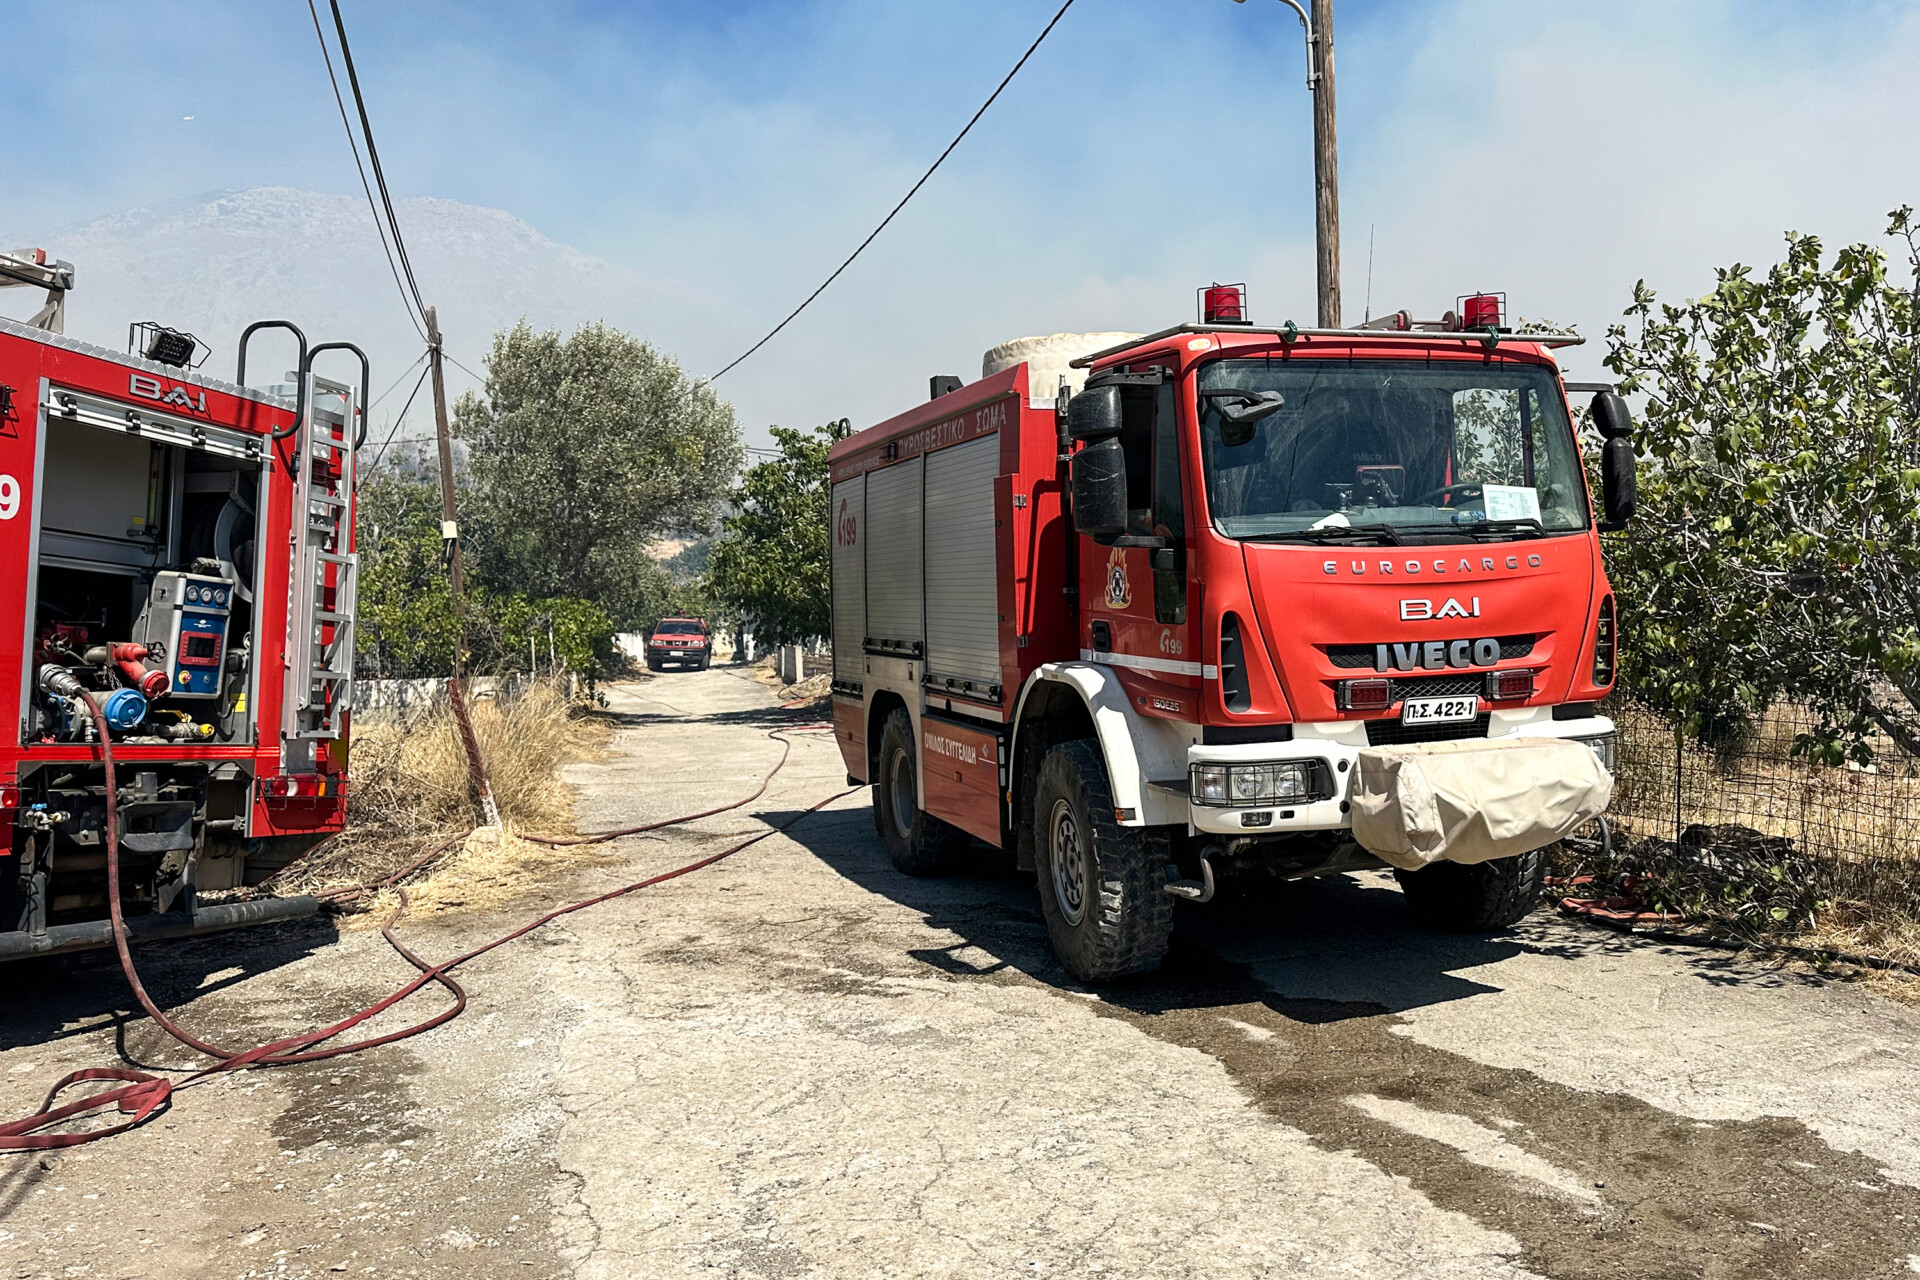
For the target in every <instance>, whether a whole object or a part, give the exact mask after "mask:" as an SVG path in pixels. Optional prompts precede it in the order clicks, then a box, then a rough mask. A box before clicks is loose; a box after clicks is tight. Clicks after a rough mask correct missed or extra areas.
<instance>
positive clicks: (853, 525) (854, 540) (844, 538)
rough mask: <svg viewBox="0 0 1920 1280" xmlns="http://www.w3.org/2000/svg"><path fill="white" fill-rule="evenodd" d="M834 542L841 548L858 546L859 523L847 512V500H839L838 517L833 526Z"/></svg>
mask: <svg viewBox="0 0 1920 1280" xmlns="http://www.w3.org/2000/svg"><path fill="white" fill-rule="evenodd" d="M833 537H834V541H835V542H838V543H839V544H840V545H841V546H843V547H852V546H858V545H859V542H860V522H859V520H857V519H855V518H854V515H853V513H852V512H851V511H848V510H847V500H846V499H845V498H842V499H840V516H839V518H838V519H837V520H835V521H834V524H833Z"/></svg>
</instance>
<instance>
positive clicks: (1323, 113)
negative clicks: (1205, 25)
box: [1234, 0, 1340, 329]
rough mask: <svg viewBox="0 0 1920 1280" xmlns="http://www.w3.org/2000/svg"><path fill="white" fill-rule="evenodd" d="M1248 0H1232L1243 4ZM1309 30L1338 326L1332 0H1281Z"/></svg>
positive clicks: (1317, 258)
mask: <svg viewBox="0 0 1920 1280" xmlns="http://www.w3.org/2000/svg"><path fill="white" fill-rule="evenodd" d="M1246 2H1247V0H1234V3H1235V4H1245V3H1246ZM1280 3H1281V4H1284V5H1286V6H1287V7H1288V8H1289V9H1292V10H1293V11H1294V13H1295V14H1296V15H1298V16H1299V18H1300V26H1301V27H1302V28H1303V29H1304V30H1305V31H1306V34H1307V91H1308V92H1309V93H1311V94H1313V230H1314V245H1315V254H1314V266H1315V269H1316V274H1317V277H1318V285H1319V290H1318V293H1319V303H1320V327H1321V328H1322V329H1338V328H1339V327H1340V161H1339V154H1340V148H1339V145H1338V143H1337V140H1336V139H1335V136H1334V128H1333V0H1308V3H1310V4H1312V6H1313V11H1312V12H1311V13H1309V12H1308V11H1307V8H1306V6H1305V5H1303V4H1301V2H1300V0H1280Z"/></svg>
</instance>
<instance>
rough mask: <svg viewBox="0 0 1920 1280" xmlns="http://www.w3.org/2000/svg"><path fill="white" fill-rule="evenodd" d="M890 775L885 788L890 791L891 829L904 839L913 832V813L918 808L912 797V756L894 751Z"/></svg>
mask: <svg viewBox="0 0 1920 1280" xmlns="http://www.w3.org/2000/svg"><path fill="white" fill-rule="evenodd" d="M890 775H891V776H890V778H889V781H888V786H887V789H888V790H889V791H890V792H892V795H891V796H890V797H889V798H890V799H891V800H892V802H893V804H892V807H893V829H894V830H895V831H898V832H899V833H900V838H901V839H903V840H904V839H906V838H907V837H908V836H909V835H911V834H913V819H914V814H915V810H916V809H918V808H919V806H918V805H917V804H916V803H915V802H914V797H913V757H912V756H909V755H908V754H907V753H906V752H904V751H896V752H894V753H893V768H892V769H891V770H890Z"/></svg>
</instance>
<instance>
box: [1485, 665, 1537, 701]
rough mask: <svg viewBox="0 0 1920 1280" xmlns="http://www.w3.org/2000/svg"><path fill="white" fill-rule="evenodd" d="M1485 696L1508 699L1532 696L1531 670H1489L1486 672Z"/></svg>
mask: <svg viewBox="0 0 1920 1280" xmlns="http://www.w3.org/2000/svg"><path fill="white" fill-rule="evenodd" d="M1487 696H1488V697H1489V698H1499V699H1501V700H1502V701H1510V700H1512V699H1514V698H1531V697H1532V696H1533V672H1531V671H1489V672H1488V673H1487Z"/></svg>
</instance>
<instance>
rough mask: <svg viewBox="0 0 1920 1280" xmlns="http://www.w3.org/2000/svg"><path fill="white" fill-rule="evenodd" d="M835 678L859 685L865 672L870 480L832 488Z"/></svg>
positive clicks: (860, 479) (861, 478)
mask: <svg viewBox="0 0 1920 1280" xmlns="http://www.w3.org/2000/svg"><path fill="white" fill-rule="evenodd" d="M831 517H832V519H831V533H832V537H833V678H834V679H835V680H852V681H854V682H856V683H857V682H859V681H860V679H861V678H862V676H863V675H864V674H865V672H866V665H865V658H864V655H863V653H862V650H863V648H864V646H865V644H866V638H867V536H866V535H867V478H866V477H865V476H864V475H859V476H855V477H854V478H853V479H851V480H842V481H841V482H840V483H839V484H836V485H835V486H833V496H832V508H831Z"/></svg>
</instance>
